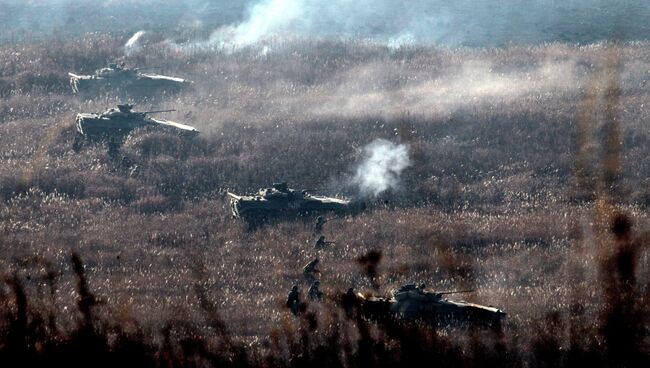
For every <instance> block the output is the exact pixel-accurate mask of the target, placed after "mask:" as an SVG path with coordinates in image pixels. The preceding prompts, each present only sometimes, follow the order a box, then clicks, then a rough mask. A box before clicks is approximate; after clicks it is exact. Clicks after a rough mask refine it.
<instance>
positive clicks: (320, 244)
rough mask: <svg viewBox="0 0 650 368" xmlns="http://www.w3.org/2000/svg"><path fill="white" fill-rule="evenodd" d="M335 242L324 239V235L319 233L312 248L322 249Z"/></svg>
mask: <svg viewBox="0 0 650 368" xmlns="http://www.w3.org/2000/svg"><path fill="white" fill-rule="evenodd" d="M331 244H335V242H333V241H325V235H321V236H320V237H319V238H318V240H316V244H314V248H316V249H323V248H325V247H326V246H328V245H331Z"/></svg>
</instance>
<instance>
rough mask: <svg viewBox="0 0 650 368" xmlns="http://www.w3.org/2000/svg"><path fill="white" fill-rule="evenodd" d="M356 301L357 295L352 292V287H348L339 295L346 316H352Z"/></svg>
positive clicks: (357, 301)
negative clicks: (345, 291)
mask: <svg viewBox="0 0 650 368" xmlns="http://www.w3.org/2000/svg"><path fill="white" fill-rule="evenodd" d="M358 303H359V299H357V296H356V295H355V294H354V288H349V289H348V291H347V293H345V294H343V296H342V297H341V304H342V305H343V310H345V314H346V315H347V316H348V318H352V317H353V316H354V309H355V307H357V305H358Z"/></svg>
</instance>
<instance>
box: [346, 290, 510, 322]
mask: <svg viewBox="0 0 650 368" xmlns="http://www.w3.org/2000/svg"><path fill="white" fill-rule="evenodd" d="M471 291H473V290H465V291H450V292H432V291H427V290H425V288H424V286H416V285H410V284H409V285H403V286H402V287H400V288H399V289H395V290H393V291H392V292H391V294H392V296H391V297H389V298H382V297H376V296H364V295H362V294H358V295H357V296H358V298H359V302H360V305H361V308H362V312H363V314H364V315H365V316H366V317H368V318H371V319H379V320H381V319H383V318H387V317H392V318H397V319H405V320H421V321H425V322H428V323H433V324H439V325H449V324H478V325H494V324H498V323H501V321H502V320H503V319H504V318H505V316H506V313H504V312H503V311H502V310H501V309H499V308H496V307H493V306H491V305H490V306H484V305H480V304H474V303H468V302H465V301H452V300H449V299H446V298H445V297H444V296H445V295H448V294H458V293H465V292H471Z"/></svg>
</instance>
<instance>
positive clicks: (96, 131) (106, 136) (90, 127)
mask: <svg viewBox="0 0 650 368" xmlns="http://www.w3.org/2000/svg"><path fill="white" fill-rule="evenodd" d="M170 111H174V110H158V111H143V112H135V111H133V105H130V104H121V105H117V107H116V108H111V109H108V110H106V111H104V112H102V113H82V114H77V118H76V127H77V133H79V134H78V136H77V140H76V141H75V147H74V148H75V150H77V149H79V148H80V147H81V144H82V142H83V141H84V140H90V141H96V140H107V141H108V142H109V143H112V144H119V143H120V142H121V140H122V139H124V138H125V137H126V136H127V135H128V134H129V133H130V132H131V131H132V130H134V129H137V128H144V127H153V128H156V129H162V130H165V131H169V132H173V133H177V134H181V135H185V136H193V135H196V134H198V132H199V131H198V130H197V129H196V128H194V127H191V126H189V125H185V124H180V123H176V122H173V121H169V120H163V119H155V118H152V117H149V116H148V114H153V113H159V112H170ZM109 148H110V147H109Z"/></svg>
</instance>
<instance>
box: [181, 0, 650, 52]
mask: <svg viewBox="0 0 650 368" xmlns="http://www.w3.org/2000/svg"><path fill="white" fill-rule="evenodd" d="M619 3H620V2H619V1H611V0H571V1H569V2H556V1H555V0H538V1H528V2H525V3H521V4H517V6H510V5H508V4H505V3H504V2H503V1H501V0H456V1H447V0H413V1H409V2H403V1H390V0H354V1H350V0H249V2H248V7H247V11H245V12H244V13H243V14H242V17H241V19H240V20H239V21H237V22H232V23H230V24H228V25H225V26H221V27H220V28H218V29H216V30H215V31H214V32H213V33H212V35H211V37H210V38H209V39H208V40H203V41H196V40H195V41H190V42H187V43H183V44H175V43H173V42H170V45H172V46H173V47H175V48H177V49H181V50H182V49H192V50H225V51H234V50H237V49H240V48H245V47H250V46H259V44H260V43H273V41H276V40H277V41H280V43H282V42H283V41H286V40H296V39H328V38H329V39H355V40H365V41H369V42H373V43H378V44H382V45H386V46H387V47H389V48H393V49H394V48H400V47H402V46H408V45H414V44H416V45H417V44H425V45H446V46H458V45H465V46H490V47H492V46H504V45H508V44H513V43H514V44H529V43H540V42H553V41H569V42H593V41H594V40H602V39H607V38H610V37H612V36H613V35H614V34H617V32H618V28H617V25H618V24H620V23H621V22H620V20H623V19H624V20H625V24H626V29H627V28H629V29H630V30H632V29H634V30H635V31H634V32H628V33H629V35H630V37H632V39H637V38H638V37H641V38H643V37H645V36H639V35H640V34H646V35H647V34H648V31H647V27H646V23H647V22H646V21H645V20H644V19H645V18H643V17H642V16H639V14H643V13H644V12H645V13H646V14H647V11H649V10H650V5H648V4H650V2H647V1H646V2H645V3H644V4H643V5H642V4H641V1H640V0H635V1H631V4H628V5H627V6H622V4H619ZM595 8H598V9H599V11H598V12H597V14H595V13H594V12H592V11H591V10H592V9H595ZM585 9H589V10H590V11H585ZM618 33H620V32H618ZM569 35H574V36H569ZM580 35H585V36H580ZM567 37H569V38H567ZM571 37H577V38H575V39H572V38H571ZM262 46H266V45H262Z"/></svg>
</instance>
